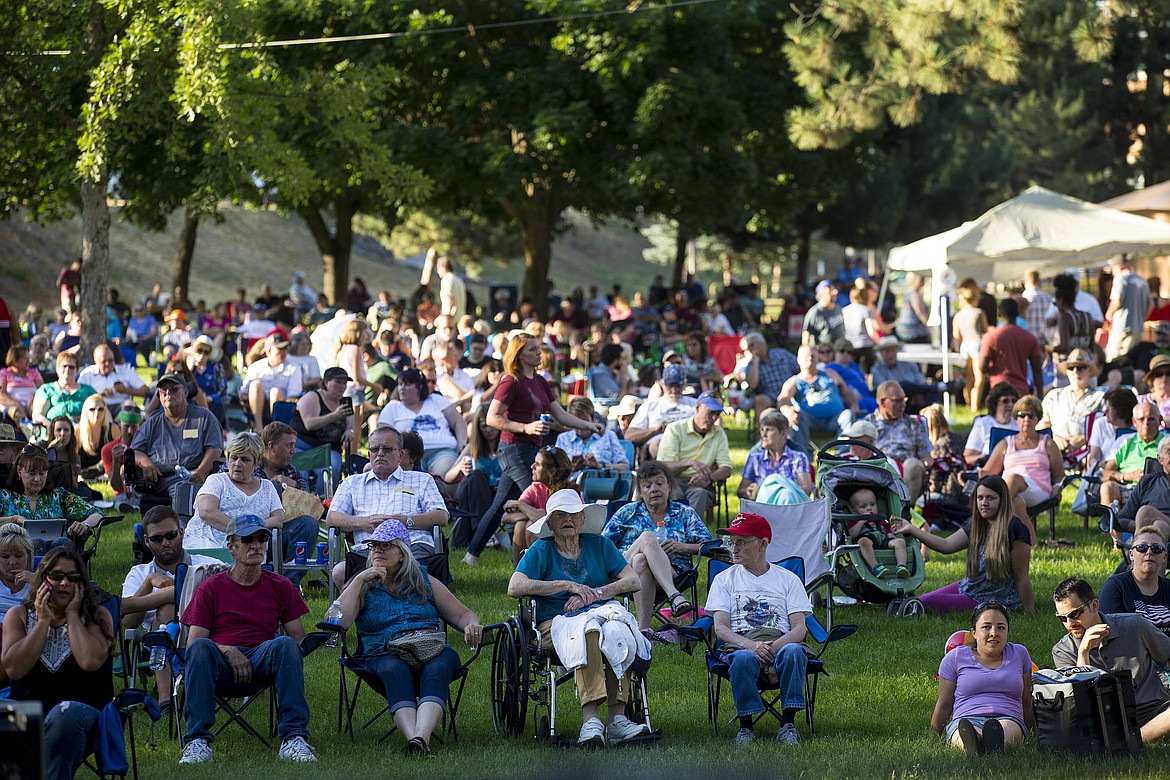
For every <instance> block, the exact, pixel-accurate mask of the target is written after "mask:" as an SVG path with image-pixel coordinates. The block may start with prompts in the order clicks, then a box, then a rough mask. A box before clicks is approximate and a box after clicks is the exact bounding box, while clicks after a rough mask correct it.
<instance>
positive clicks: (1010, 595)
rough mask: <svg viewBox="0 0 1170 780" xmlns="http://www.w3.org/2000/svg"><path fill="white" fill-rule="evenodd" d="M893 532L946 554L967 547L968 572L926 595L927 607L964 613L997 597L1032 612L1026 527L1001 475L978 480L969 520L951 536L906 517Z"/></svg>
mask: <svg viewBox="0 0 1170 780" xmlns="http://www.w3.org/2000/svg"><path fill="white" fill-rule="evenodd" d="M894 533H895V534H909V535H910V536H913V537H914V538H915V539H917V540H918V541H920V542H922V543H923V544H925V545H926V546H927V547H929V548H930V549H932V550H934V551H936V552H940V553H944V554H950V553H954V552H958V551H959V550H964V549H965V550H966V551H967V576H966V577H964V578H963V579H961V580H959V581H958V582H955V583H952V584H950V585H947V586H946V587H943V588H939V589H938V590H935V591H931V592H930V593H927V594H925V595H923V596H922V603H923V604H925V605H926V608H927V609H930V610H934V611H938V612H950V611H963V610H968V609H974V608H975V606H977V605H978V604H982V603H984V602H988V601H999V602H1002V603H1003V604H1005V605H1006V606H1007V608H1008V609H1011V610H1023V611H1024V612H1031V611H1033V609H1034V604H1033V600H1032V581H1031V579H1029V577H1028V570H1029V567H1030V566H1031V562H1032V545H1031V543H1030V541H1029V534H1028V526H1026V525H1024V522H1023V521H1022V520H1020V518H1018V517H1016V516H1014V515H1013V514H1012V500H1011V494H1010V492H1009V491H1008V487H1007V483H1005V482H1004V481H1003V479H1002V478H1001V477H998V476H996V475H995V474H989V475H987V476H985V477H983V478H982V479H980V480H979V482H978V484H977V486H976V488H975V494H974V495H973V496H972V497H971V520H970V521H969V522H968V523H966V524H965V525H964V526H963V527H962V528H961V529H959V530H958V531H955V532H954V533H953V534H951V535H950V536H948V537H946V538H941V537H938V536H935V535H934V534H932V533H930V532H929V531H924V530H922V529H921V528H919V527H917V526H915V525H914V524H913V523H909V522H906V521H903V522H902V524H901V525H899V526H898V527H897V528H895V529H894Z"/></svg>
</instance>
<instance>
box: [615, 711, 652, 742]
mask: <svg viewBox="0 0 1170 780" xmlns="http://www.w3.org/2000/svg"><path fill="white" fill-rule="evenodd" d="M648 733H650V727H649V726H647V725H646V724H645V723H634V722H633V721H632V720H630V719H629V718H627V717H626V716H625V715H618V716H617V717H616V718H614V719H613V722H611V723H610V724H609V725H608V726H606V727H605V741H606V742H608V743H609V744H611V745H618V744H620V743H622V742H628V741H629V740H631V739H634V738H635V737H640V736H642V735H643V734H648Z"/></svg>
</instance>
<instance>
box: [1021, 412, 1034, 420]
mask: <svg viewBox="0 0 1170 780" xmlns="http://www.w3.org/2000/svg"><path fill="white" fill-rule="evenodd" d="M1037 417H1038V415H1037V414H1036V413H1035V412H1016V419H1017V420H1035V419H1036V418H1037Z"/></svg>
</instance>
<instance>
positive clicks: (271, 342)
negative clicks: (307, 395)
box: [240, 333, 304, 433]
mask: <svg viewBox="0 0 1170 780" xmlns="http://www.w3.org/2000/svg"><path fill="white" fill-rule="evenodd" d="M287 357H288V340H287V339H286V338H285V337H284V336H282V335H280V334H279V333H276V334H273V335H271V336H269V337H268V339H267V340H266V341H265V344H264V359H263V360H257V361H256V362H255V363H253V364H252V365H250V366H248V373H246V374H244V384H243V386H242V387H241V388H240V400H242V401H243V402H244V403H246V404H247V405H248V408H249V409H250V410H251V411H252V427H253V429H254V430H255V431H256V433H259V432H260V431H262V430H263V429H264V426H265V425H267V424H268V423H270V422H271V421H272V405H273V404H275V403H276V402H278V401H295V400H296V399H298V398H300V396H301V393H302V392H304V390H303V385H302V380H301V367H300V366H297V365H293V364H292V363H290V362H288V360H286V358H287Z"/></svg>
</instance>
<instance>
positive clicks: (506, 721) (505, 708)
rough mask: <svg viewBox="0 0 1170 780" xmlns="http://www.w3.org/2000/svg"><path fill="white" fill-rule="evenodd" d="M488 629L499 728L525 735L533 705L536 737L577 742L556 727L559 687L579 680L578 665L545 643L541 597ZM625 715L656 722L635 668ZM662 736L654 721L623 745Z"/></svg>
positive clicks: (526, 602)
mask: <svg viewBox="0 0 1170 780" xmlns="http://www.w3.org/2000/svg"><path fill="white" fill-rule="evenodd" d="M484 633H485V636H486V635H487V634H489V633H490V634H491V635H492V636H493V639H492V644H493V647H492V667H491V680H490V683H491V690H490V691H489V694H490V697H491V709H492V726H493V727H494V728H495V730H496V733H497V734H505V735H507V736H512V737H515V736H519V735H520V734H522V733H523V732H524V729H525V724H526V722H527V720H528V713H529V710H530V709H531V713H532V723H533V727H534V732H535V734H534V738H535V739H538V740H544V741H548V742H549V743H551V744H553V745H557V746H559V747H570V746H575V745H576V744H577V743H576V739H575V737H574V736H573V735H572V734H570V735H565V734H562V733H560V732H559V731H558V730H557V688H559V687H560V686H561V685H563V684H564V683H566V682H567V683H568V684H569V685H570V686H572V685H573V684H574V674H573V670H572V669H566V668H565V667H564V666H562V665H561V663H560V659H559V658H558V657H557V654H556V651H555V650H554V649H552V648H551V647H548V648H546V647H543V646H542V643H541V640H542V639H543V637H542V636H541V632H540V630H539V629H538V628H537V625H536V601H535V600H534V599H532V598H525V599H520V601H519V609H518V610H517V614H516V615H514V616H512V617H509V618H508V619H507V620H505V621H504V622H502V623H493V624H491V625H489V626H485V627H484ZM485 641H486V640H485ZM626 717H627V718H629V719H630V720H631V721H633V722H634V723H645V724H646V725H647V726H651V722H650V708H649V704H648V699H647V696H646V678H645V675H640V674H638V673H637V672H636V671H635V672H634V673H633V676H632V678H631V691H630V698H629V701H628V702H627V703H626ZM660 739H662V730H661V729H654V728H653V727H652V726H651V729H650V731H649V732H648V733H647V734H644V735H642V736H640V737H636V738H634V739H632V740H630V741H628V742H623V743H622V744H621V747H627V746H637V745H649V744H653V743H655V742H657V741H658V740H660Z"/></svg>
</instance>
